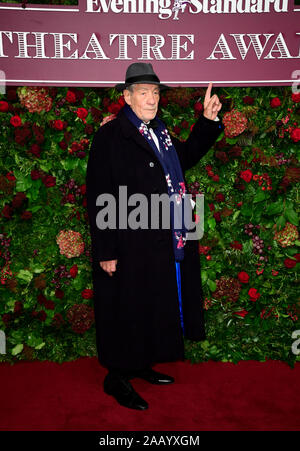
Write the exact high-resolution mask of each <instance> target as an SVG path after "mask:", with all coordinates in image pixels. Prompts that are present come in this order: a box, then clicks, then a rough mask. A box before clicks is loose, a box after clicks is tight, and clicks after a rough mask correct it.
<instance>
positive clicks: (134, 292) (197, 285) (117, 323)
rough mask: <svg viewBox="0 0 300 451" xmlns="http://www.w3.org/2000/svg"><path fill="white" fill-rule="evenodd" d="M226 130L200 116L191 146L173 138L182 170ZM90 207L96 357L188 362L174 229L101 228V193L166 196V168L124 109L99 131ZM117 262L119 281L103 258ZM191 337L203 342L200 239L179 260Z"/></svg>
mask: <svg viewBox="0 0 300 451" xmlns="http://www.w3.org/2000/svg"><path fill="white" fill-rule="evenodd" d="M222 128H223V126H222V125H221V122H215V121H212V120H209V119H206V118H205V117H204V116H201V117H200V118H199V119H198V121H197V122H196V124H195V125H194V127H193V130H192V132H191V134H190V136H189V138H188V140H187V141H186V142H180V141H179V140H177V139H175V138H172V142H173V144H174V146H175V148H176V151H177V153H178V156H179V159H180V163H181V166H182V169H183V172H184V171H185V170H186V169H189V168H191V167H192V166H194V165H195V164H196V163H197V162H198V161H199V159H200V158H201V157H203V155H204V154H205V153H206V152H207V151H208V150H209V149H210V147H211V146H212V144H213V143H214V141H215V140H216V138H217V136H218V135H219V133H220V132H221V130H222ZM86 185H87V207H88V216H89V223H90V232H91V240H92V259H93V263H92V269H93V272H92V276H93V289H94V309H95V322H96V340H97V351H98V358H99V361H100V363H101V364H102V365H104V366H107V367H108V366H109V367H117V368H125V369H130V368H143V367H145V366H149V365H152V364H155V363H158V362H167V361H174V360H183V359H184V343H183V335H182V330H181V324H180V315H179V302H178V292H177V281H176V268H175V262H174V253H173V247H172V237H171V231H170V230H167V229H163V228H161V229H158V230H151V229H148V230H141V229H138V230H130V229H127V230H126V229H124V230H120V229H119V230H118V228H117V229H115V230H114V229H110V230H109V229H106V230H100V229H99V228H98V227H97V225H96V216H97V213H98V212H99V210H100V207H97V206H96V198H97V197H98V195H99V194H102V193H110V194H113V195H114V197H115V199H116V200H117V210H118V198H119V186H127V193H128V197H129V196H130V195H131V194H134V193H142V194H144V195H145V196H146V197H147V198H148V199H149V202H150V196H151V193H157V194H162V193H166V194H167V193H168V189H167V183H166V178H165V175H164V172H163V169H162V167H161V165H160V163H159V161H158V159H157V158H156V156H155V153H154V151H153V150H152V148H151V146H150V145H149V144H148V143H147V141H146V139H145V138H144V137H143V136H142V135H141V134H140V133H139V131H138V130H137V128H136V127H135V126H134V125H133V124H132V123H131V122H130V121H129V120H128V118H127V117H126V116H125V114H124V112H123V111H122V110H121V111H120V112H119V114H118V116H117V118H116V119H114V120H112V121H111V122H108V123H107V124H105V125H104V126H102V127H101V128H100V129H99V130H98V131H97V132H96V134H95V136H94V139H93V142H92V145H91V149H90V154H89V160H88V166H87V177H86ZM113 259H117V260H118V263H117V271H116V273H115V274H114V275H113V276H109V275H108V274H107V273H106V272H104V271H103V270H102V269H101V267H100V265H99V262H100V261H104V260H113ZM181 281H182V302H183V307H182V308H183V317H184V327H185V337H186V338H188V339H191V340H196V341H198V340H202V339H204V338H205V330H204V321H203V293H202V288H201V277H200V259H199V254H198V242H197V241H191V240H190V241H189V240H188V241H187V244H186V246H185V258H184V260H183V262H181Z"/></svg>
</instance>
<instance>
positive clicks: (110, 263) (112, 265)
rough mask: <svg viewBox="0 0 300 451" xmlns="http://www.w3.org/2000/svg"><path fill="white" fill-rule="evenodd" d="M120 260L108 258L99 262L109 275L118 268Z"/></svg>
mask: <svg viewBox="0 0 300 451" xmlns="http://www.w3.org/2000/svg"><path fill="white" fill-rule="evenodd" d="M117 263H118V260H107V261H104V262H99V264H100V266H101V268H102V269H103V271H105V272H107V274H108V275H109V276H112V275H113V274H114V272H116V269H117Z"/></svg>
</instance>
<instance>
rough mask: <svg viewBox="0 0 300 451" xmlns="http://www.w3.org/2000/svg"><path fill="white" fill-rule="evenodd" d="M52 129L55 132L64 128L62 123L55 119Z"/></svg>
mask: <svg viewBox="0 0 300 451" xmlns="http://www.w3.org/2000/svg"><path fill="white" fill-rule="evenodd" d="M53 127H54V128H55V129H56V130H62V129H63V128H64V123H63V121H61V120H60V119H56V120H55V121H53Z"/></svg>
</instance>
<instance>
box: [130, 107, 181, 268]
mask: <svg viewBox="0 0 300 451" xmlns="http://www.w3.org/2000/svg"><path fill="white" fill-rule="evenodd" d="M123 111H124V112H125V114H126V116H127V118H128V119H129V120H130V121H131V122H132V123H133V124H134V125H135V126H136V127H137V129H138V131H139V132H140V133H141V134H142V135H143V137H144V138H145V139H146V140H147V142H148V143H149V145H150V146H151V147H152V149H153V150H154V152H155V155H156V157H157V159H158V160H159V162H160V164H161V166H162V168H163V170H164V174H165V177H166V183H167V187H168V194H169V197H170V196H172V200H173V199H175V202H170V216H171V218H170V219H171V228H172V238H173V250H174V256H175V260H176V261H181V260H183V258H184V246H185V244H186V233H187V230H188V229H187V228H186V227H185V225H184V198H185V194H186V187H185V183H184V178H183V173H182V169H181V166H180V161H179V158H178V155H177V152H176V149H175V147H174V146H173V144H172V141H171V138H170V135H169V133H168V130H167V129H166V126H165V124H164V123H163V122H162V121H161V120H160V119H158V117H157V116H156V117H155V122H156V124H157V127H156V128H155V129H154V130H153V131H154V133H155V134H156V136H157V138H158V142H159V148H160V151H159V150H158V148H157V147H156V144H155V142H154V140H153V139H152V136H151V133H150V132H149V129H148V127H147V124H145V122H143V121H141V119H139V118H138V117H137V115H136V114H135V113H134V111H133V110H132V109H131V108H130V106H129V105H127V104H126V105H125V106H124V108H123ZM188 203H189V200H188ZM174 220H175V222H174ZM175 224H176V226H177V225H180V227H177V228H175Z"/></svg>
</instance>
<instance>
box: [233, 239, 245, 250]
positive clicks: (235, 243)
mask: <svg viewBox="0 0 300 451" xmlns="http://www.w3.org/2000/svg"><path fill="white" fill-rule="evenodd" d="M230 246H231V247H232V248H233V249H238V250H240V251H242V250H243V245H242V244H241V243H239V242H238V241H233V242H232V243H230Z"/></svg>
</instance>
